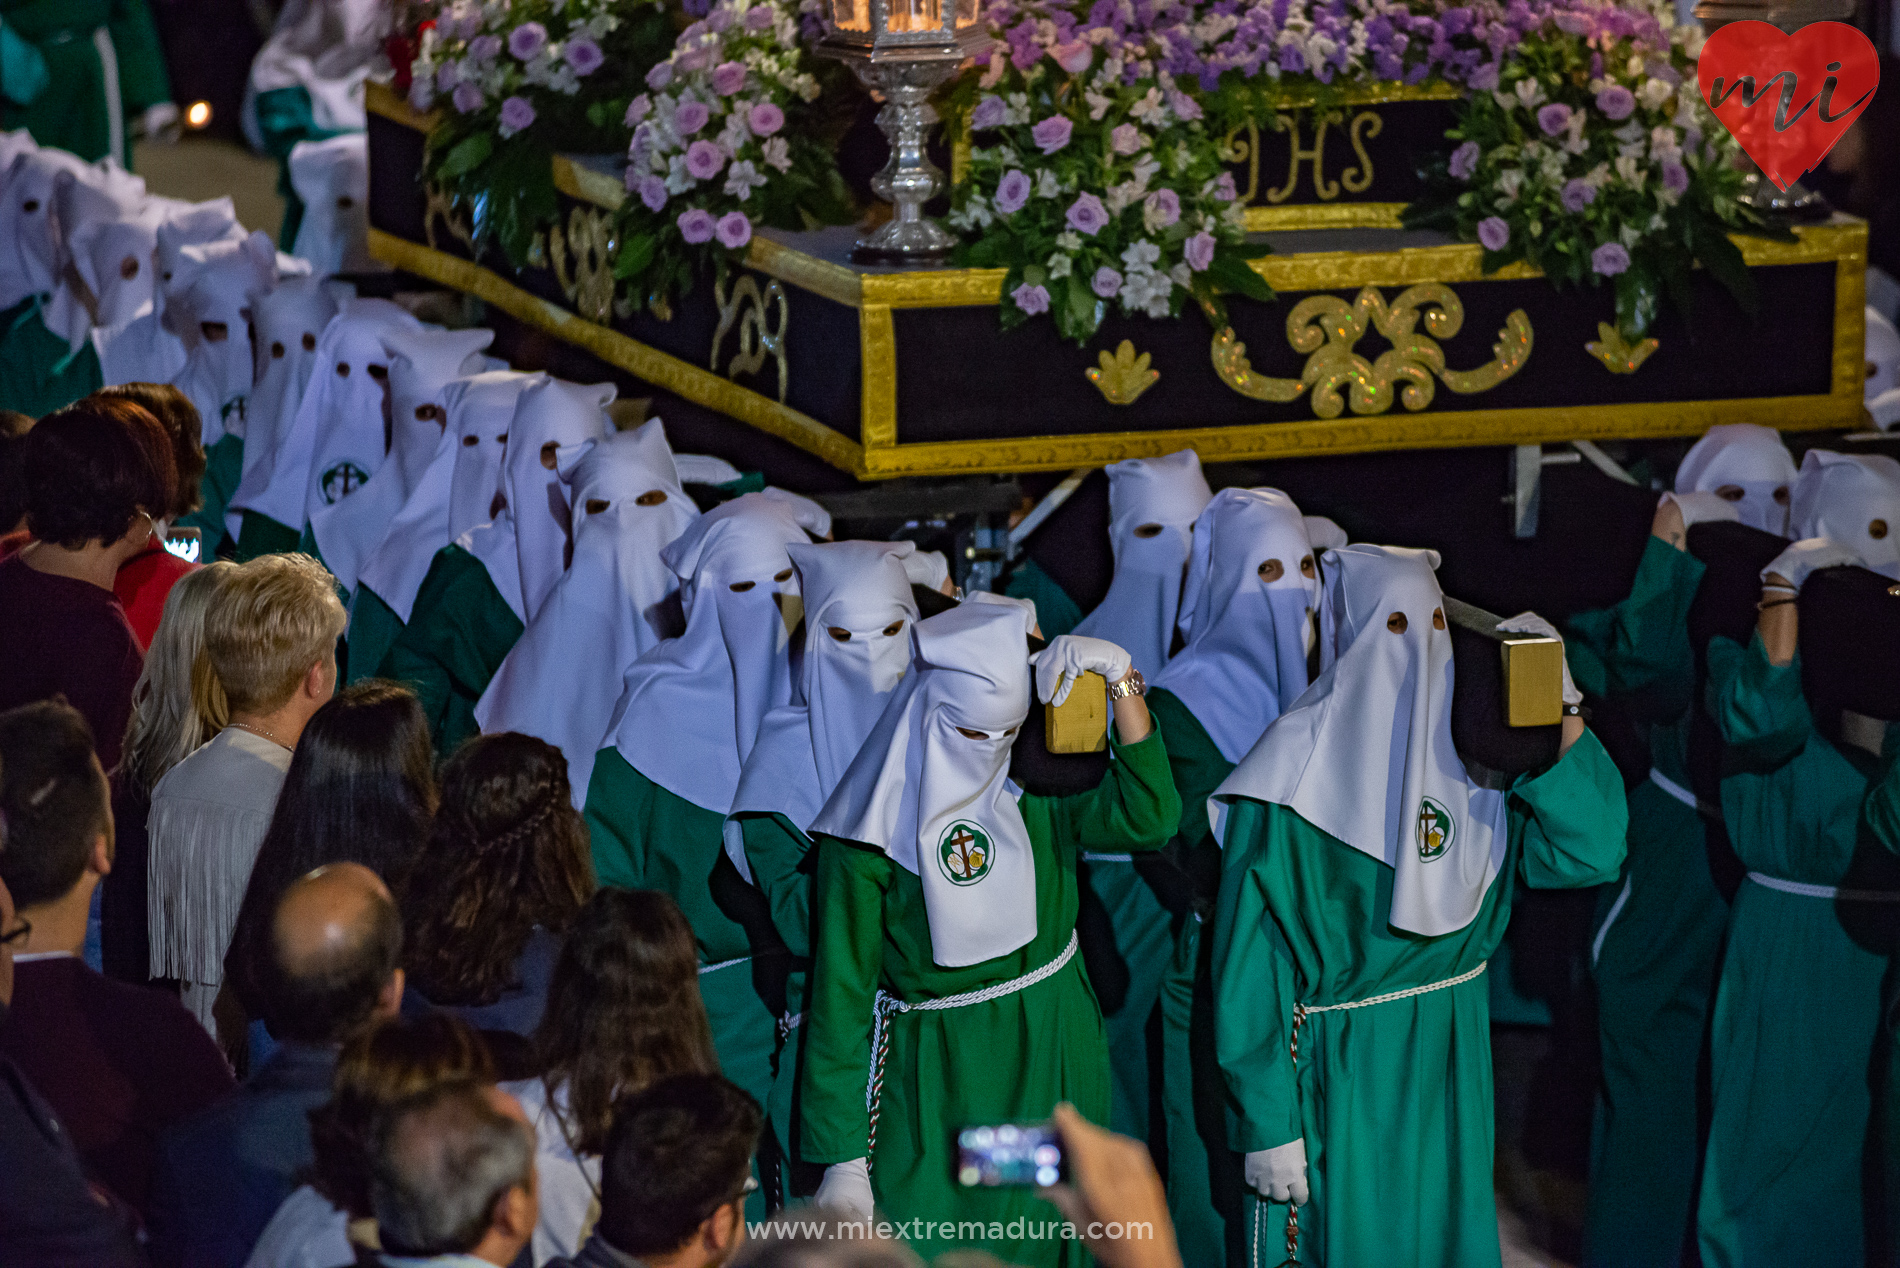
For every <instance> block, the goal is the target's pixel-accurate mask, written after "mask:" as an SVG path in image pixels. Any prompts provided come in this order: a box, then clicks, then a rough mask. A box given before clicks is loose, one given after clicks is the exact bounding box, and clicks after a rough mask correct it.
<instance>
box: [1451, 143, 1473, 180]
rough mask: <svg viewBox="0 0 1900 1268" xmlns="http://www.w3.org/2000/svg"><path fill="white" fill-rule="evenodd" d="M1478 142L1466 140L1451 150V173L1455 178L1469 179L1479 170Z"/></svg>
mask: <svg viewBox="0 0 1900 1268" xmlns="http://www.w3.org/2000/svg"><path fill="white" fill-rule="evenodd" d="M1479 153H1480V151H1479V149H1478V143H1477V142H1476V141H1466V142H1465V143H1464V144H1463V145H1461V146H1459V147H1458V148H1457V149H1455V150H1453V151H1452V152H1451V175H1452V178H1453V179H1454V180H1461V181H1468V180H1470V179H1471V174H1472V173H1473V172H1475V171H1477V170H1478V154H1479Z"/></svg>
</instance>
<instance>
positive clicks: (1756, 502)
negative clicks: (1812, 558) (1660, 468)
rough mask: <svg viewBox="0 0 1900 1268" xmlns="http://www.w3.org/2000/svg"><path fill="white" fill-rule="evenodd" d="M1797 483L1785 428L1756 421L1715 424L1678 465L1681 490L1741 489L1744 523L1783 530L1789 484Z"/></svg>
mask: <svg viewBox="0 0 1900 1268" xmlns="http://www.w3.org/2000/svg"><path fill="white" fill-rule="evenodd" d="M1793 483H1794V458H1793V457H1791V456H1790V455H1789V453H1788V447H1787V446H1786V445H1784V444H1782V443H1781V434H1780V433H1779V432H1777V431H1776V430H1775V429H1774V428H1772V427H1759V426H1757V425H1755V424H1754V423H1719V424H1717V425H1716V426H1714V427H1711V428H1709V430H1708V431H1707V432H1705V433H1704V434H1703V436H1702V439H1700V440H1698V441H1696V442H1695V444H1693V445H1691V446H1689V452H1688V453H1686V454H1684V455H1683V457H1682V464H1681V465H1680V466H1678V467H1677V468H1676V492H1678V493H1714V492H1716V491H1718V490H1720V489H1724V488H1730V487H1733V488H1737V489H1740V490H1741V491H1742V496H1741V497H1740V498H1739V499H1738V500H1736V501H1735V502H1734V506H1735V510H1736V512H1737V513H1738V514H1739V515H1740V516H1741V519H1742V523H1744V524H1746V525H1748V526H1749V527H1750V528H1759V529H1762V530H1763V531H1765V532H1770V533H1774V534H1776V535H1778V536H1785V535H1786V534H1787V532H1788V496H1789V494H1788V490H1789V487H1790V486H1791V485H1793ZM1777 493H1779V494H1780V497H1779V498H1777V497H1776V494H1777Z"/></svg>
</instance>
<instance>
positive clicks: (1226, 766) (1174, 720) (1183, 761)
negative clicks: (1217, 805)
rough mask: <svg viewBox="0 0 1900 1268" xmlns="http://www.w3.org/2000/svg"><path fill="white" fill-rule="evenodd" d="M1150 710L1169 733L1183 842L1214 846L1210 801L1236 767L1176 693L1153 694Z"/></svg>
mask: <svg viewBox="0 0 1900 1268" xmlns="http://www.w3.org/2000/svg"><path fill="white" fill-rule="evenodd" d="M1148 709H1149V711H1150V712H1151V713H1153V714H1154V717H1155V724H1156V725H1157V726H1158V727H1160V728H1161V729H1163V730H1165V731H1166V732H1167V733H1168V767H1169V769H1170V771H1171V772H1172V773H1173V775H1174V786H1175V788H1177V789H1178V790H1179V791H1180V795H1181V824H1180V827H1179V829H1177V834H1178V836H1179V839H1180V841H1181V843H1182V844H1184V845H1190V846H1193V845H1199V844H1201V843H1202V842H1203V840H1206V841H1207V842H1208V844H1214V842H1213V841H1212V840H1211V839H1210V838H1211V833H1210V830H1209V828H1208V826H1207V799H1208V798H1209V797H1211V796H1213V795H1214V790H1215V789H1216V788H1219V787H1220V786H1221V781H1222V780H1224V779H1226V778H1227V776H1228V775H1230V774H1232V773H1233V769H1234V764H1233V763H1232V762H1230V761H1228V760H1227V759H1226V758H1225V757H1224V756H1222V755H1221V751H1220V749H1219V748H1218V747H1216V746H1215V744H1214V741H1213V740H1212V739H1210V738H1209V737H1208V734H1207V731H1206V729H1205V728H1204V727H1202V726H1201V724H1200V722H1199V721H1198V720H1196V718H1195V717H1194V715H1193V714H1192V713H1190V712H1189V711H1188V707H1187V706H1186V705H1184V704H1182V703H1181V701H1180V699H1179V698H1178V697H1176V696H1175V694H1174V693H1173V692H1171V691H1168V690H1166V689H1162V690H1158V691H1151V692H1149V693H1148Z"/></svg>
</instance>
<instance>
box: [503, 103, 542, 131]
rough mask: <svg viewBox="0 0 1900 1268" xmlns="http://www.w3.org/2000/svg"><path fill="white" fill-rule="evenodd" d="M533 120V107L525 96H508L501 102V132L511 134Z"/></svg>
mask: <svg viewBox="0 0 1900 1268" xmlns="http://www.w3.org/2000/svg"><path fill="white" fill-rule="evenodd" d="M533 122H534V107H533V106H531V105H529V104H528V99H527V98H526V97H510V98H508V99H507V100H506V101H503V102H502V103H501V134H502V135H503V136H505V137H506V136H513V135H514V134H515V133H517V132H519V131H521V130H522V129H523V128H526V127H527V126H528V125H530V124H532V123H533Z"/></svg>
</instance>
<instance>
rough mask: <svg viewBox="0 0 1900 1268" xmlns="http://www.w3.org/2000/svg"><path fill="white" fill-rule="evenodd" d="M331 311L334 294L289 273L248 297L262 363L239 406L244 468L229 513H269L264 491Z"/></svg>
mask: <svg viewBox="0 0 1900 1268" xmlns="http://www.w3.org/2000/svg"><path fill="white" fill-rule="evenodd" d="M335 316H336V300H335V298H334V297H333V296H332V294H331V292H330V290H329V288H327V287H325V286H324V285H323V284H322V283H320V282H318V281H317V280H316V279H314V278H308V277H299V278H292V279H290V280H289V281H286V282H284V283H282V284H281V285H279V286H277V287H275V288H274V289H272V290H271V292H270V293H269V294H267V295H262V296H259V297H257V298H256V299H254V300H253V302H252V305H251V325H252V328H253V329H254V330H255V331H256V332H257V353H258V362H259V364H260V365H261V366H262V367H263V368H262V369H261V370H260V371H259V372H258V376H257V386H256V387H255V388H253V389H252V390H251V399H250V402H249V404H248V406H247V407H246V409H245V411H244V413H245V419H244V423H245V432H244V471H243V474H242V475H241V476H240V477H239V479H238V487H237V492H235V493H234V494H232V496H231V510H232V513H233V514H234V515H235V514H237V513H238V512H241V511H246V510H256V511H259V512H262V513H265V514H268V512H265V511H264V505H265V502H266V499H265V496H264V495H265V491H266V490H267V489H269V488H270V486H271V483H272V481H273V479H274V478H276V477H277V470H278V464H279V462H280V461H281V460H282V459H283V458H284V455H285V446H286V445H287V444H288V443H289V441H290V437H291V435H292V433H293V425H294V424H295V422H296V418H297V407H298V406H299V405H301V404H302V403H303V394H304V389H305V388H307V387H308V386H309V385H310V371H311V368H312V367H313V366H315V365H316V363H317V344H318V342H319V341H320V340H321V339H322V338H323V332H324V330H325V328H326V327H328V326H329V324H330V321H331V319H332V318H334V317H335ZM307 468H308V463H307V461H306V470H307ZM302 485H303V480H302V478H301V473H300V474H299V477H298V478H295V479H293V478H292V477H291V476H290V474H289V473H288V472H286V473H285V475H284V477H283V478H282V482H281V487H282V488H283V489H289V488H292V487H296V488H301V487H302ZM273 504H275V505H279V506H290V505H293V504H292V503H291V502H290V499H289V498H288V497H280V498H279V499H277V500H275V502H274V503H273ZM292 513H293V514H294V512H292Z"/></svg>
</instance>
